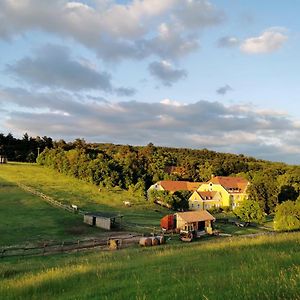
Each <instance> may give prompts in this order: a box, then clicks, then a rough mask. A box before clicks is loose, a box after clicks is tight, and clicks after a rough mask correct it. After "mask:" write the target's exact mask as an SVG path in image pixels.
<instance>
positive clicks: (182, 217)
mask: <svg viewBox="0 0 300 300" xmlns="http://www.w3.org/2000/svg"><path fill="white" fill-rule="evenodd" d="M215 220H216V219H215V217H214V216H212V215H211V214H210V213H209V212H208V211H206V210H198V211H187V212H182V213H177V214H176V223H177V224H176V228H177V229H180V230H185V231H202V230H205V231H206V232H211V230H212V222H214V221H215Z"/></svg>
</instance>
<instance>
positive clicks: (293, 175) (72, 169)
mask: <svg viewBox="0 0 300 300" xmlns="http://www.w3.org/2000/svg"><path fill="white" fill-rule="evenodd" d="M38 151H40V152H42V151H43V152H42V154H41V155H40V156H39V158H38V163H40V164H41V165H46V166H49V167H51V168H53V169H56V170H58V171H59V172H62V173H65V174H68V175H71V176H74V177H76V178H80V179H82V180H86V181H88V182H93V183H95V184H97V185H99V186H106V187H115V186H119V187H120V188H122V189H130V190H131V191H132V192H138V193H140V194H145V191H146V190H147V189H148V188H149V186H150V185H151V184H153V182H156V181H159V180H163V179H171V180H189V181H207V180H208V179H209V178H210V177H211V176H212V175H215V176H217V175H219V176H230V175H233V176H235V175H238V176H242V177H245V178H247V179H248V180H249V181H250V182H251V184H250V187H249V190H248V192H249V200H252V201H255V202H257V203H259V205H260V207H261V208H262V210H263V211H264V212H266V213H268V214H269V213H272V212H274V211H275V208H276V206H277V205H278V204H280V203H284V202H285V201H287V200H293V201H294V200H295V199H297V197H299V195H300V167H298V166H289V165H286V164H284V163H272V162H268V161H263V160H258V159H254V158H252V157H247V156H244V155H234V154H228V153H218V152H214V151H209V150H207V149H202V150H193V149H185V148H183V149H179V148H167V147H156V146H155V145H153V144H152V143H149V144H148V145H147V146H145V147H141V146H140V147H138V146H136V147H134V146H130V145H113V144H91V143H86V142H85V140H84V139H76V140H75V141H74V142H65V141H64V140H59V141H55V142H52V139H51V138H48V137H43V138H40V137H36V138H32V137H29V136H28V135H27V134H24V136H23V138H22V139H16V138H14V137H13V136H12V135H11V134H8V135H7V136H5V135H3V134H0V154H3V153H5V154H6V155H7V156H8V159H9V160H16V161H28V162H34V161H35V160H36V156H37V153H38ZM170 166H178V167H181V169H182V172H181V173H170V172H169V171H168V170H170V168H168V167H170ZM168 201H169V202H170V203H173V204H174V205H175V206H176V207H177V206H179V205H180V206H182V207H186V205H187V203H186V202H184V201H183V197H182V195H177V194H174V195H173V199H169V200H168ZM185 201H186V200H185ZM178 203H180V204H179V205H178Z"/></svg>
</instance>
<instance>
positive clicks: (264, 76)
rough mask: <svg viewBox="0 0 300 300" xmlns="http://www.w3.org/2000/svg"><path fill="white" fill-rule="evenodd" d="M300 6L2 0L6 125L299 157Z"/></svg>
mask: <svg viewBox="0 0 300 300" xmlns="http://www.w3.org/2000/svg"><path fill="white" fill-rule="evenodd" d="M299 11H300V3H299V1H296V0H290V1H288V2H287V1H273V0H272V1H271V0H264V1H258V0H252V1H242V0H226V1H225V0H219V1H217V0H215V1H214V0H210V1H206V0H163V1H162V0H135V1H114V0H89V1H79V0H78V1H67V0H53V1H37V0H3V1H1V2H0V104H1V108H0V131H1V132H4V133H5V134H7V133H8V132H12V133H13V134H14V135H16V136H21V135H22V134H23V133H24V132H28V133H29V134H30V135H34V136H36V135H39V136H43V135H49V136H52V137H53V138H55V139H60V138H64V139H66V140H72V139H74V138H77V137H80V138H85V139H86V140H87V141H94V142H114V143H125V144H135V145H144V144H147V143H149V142H153V143H154V144H156V145H165V146H174V147H192V148H204V147H205V148H209V149H212V150H216V151H225V152H233V153H244V154H248V155H253V156H256V157H261V158H265V159H270V160H278V161H285V162H288V163H296V164H299V163H300V142H298V141H299V140H300V132H299V129H300V109H299V105H300V104H299V101H298V98H299V95H300V87H299V83H298V81H299V79H298V78H299V75H298V71H299V69H300V60H299V53H300V30H299V28H300V24H299V23H300V21H299V18H298V12H299ZM297 75H298V76H297Z"/></svg>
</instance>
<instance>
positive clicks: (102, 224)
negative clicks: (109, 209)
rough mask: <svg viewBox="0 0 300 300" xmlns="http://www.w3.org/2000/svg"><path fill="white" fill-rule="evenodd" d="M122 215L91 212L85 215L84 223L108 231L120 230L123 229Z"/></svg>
mask: <svg viewBox="0 0 300 300" xmlns="http://www.w3.org/2000/svg"><path fill="white" fill-rule="evenodd" d="M122 218H123V216H122V215H119V214H118V215H116V214H110V213H102V212H91V213H86V214H84V217H83V222H84V223H86V224H89V225H91V226H96V227H99V228H103V229H106V230H111V229H118V228H120V227H121V223H122Z"/></svg>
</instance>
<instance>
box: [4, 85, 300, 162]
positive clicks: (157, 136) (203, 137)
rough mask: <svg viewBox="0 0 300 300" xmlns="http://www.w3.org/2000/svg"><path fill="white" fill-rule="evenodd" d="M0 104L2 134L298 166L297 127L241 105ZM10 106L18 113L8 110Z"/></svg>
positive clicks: (28, 100) (32, 95)
mask: <svg viewBox="0 0 300 300" xmlns="http://www.w3.org/2000/svg"><path fill="white" fill-rule="evenodd" d="M0 103H1V107H3V109H6V111H4V112H2V114H4V116H5V117H4V118H3V120H4V121H2V122H3V123H4V125H5V128H6V130H7V131H13V132H21V131H27V132H28V133H30V134H33V135H49V136H53V137H54V138H58V139H59V138H65V139H73V138H77V137H84V138H86V139H88V140H93V141H107V142H115V143H124V144H137V145H141V144H147V143H149V141H152V142H153V143H155V144H157V145H166V146H177V147H192V148H210V149H214V150H216V151H224V152H234V153H244V154H250V155H254V156H259V157H264V158H270V159H281V160H285V161H293V160H294V162H295V161H296V159H297V160H298V161H297V162H298V163H299V162H300V155H299V151H298V150H299V149H300V142H299V141H300V133H299V127H298V125H299V123H297V122H295V121H294V120H292V118H291V117H290V116H289V115H284V114H282V113H276V111H257V110H256V109H255V108H253V107H251V106H246V105H240V106H239V105H224V104H222V103H220V102H209V101H199V102H196V103H192V104H185V105H183V104H181V102H179V101H174V100H172V99H168V98H166V99H164V100H162V101H161V102H160V103H159V102H156V103H144V102H136V101H130V102H119V103H112V102H108V101H95V100H94V99H89V98H88V97H83V96H82V95H79V96H74V95H72V94H70V93H65V92H55V93H53V92H52V93H46V92H37V91H27V90H24V89H0ZM12 105H14V106H17V107H19V109H13V110H11V109H10V107H11V106H12ZM21 111H22V112H21ZM128 129H130V130H128ZM41 130H42V132H41ZM287 146H288V147H287Z"/></svg>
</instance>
